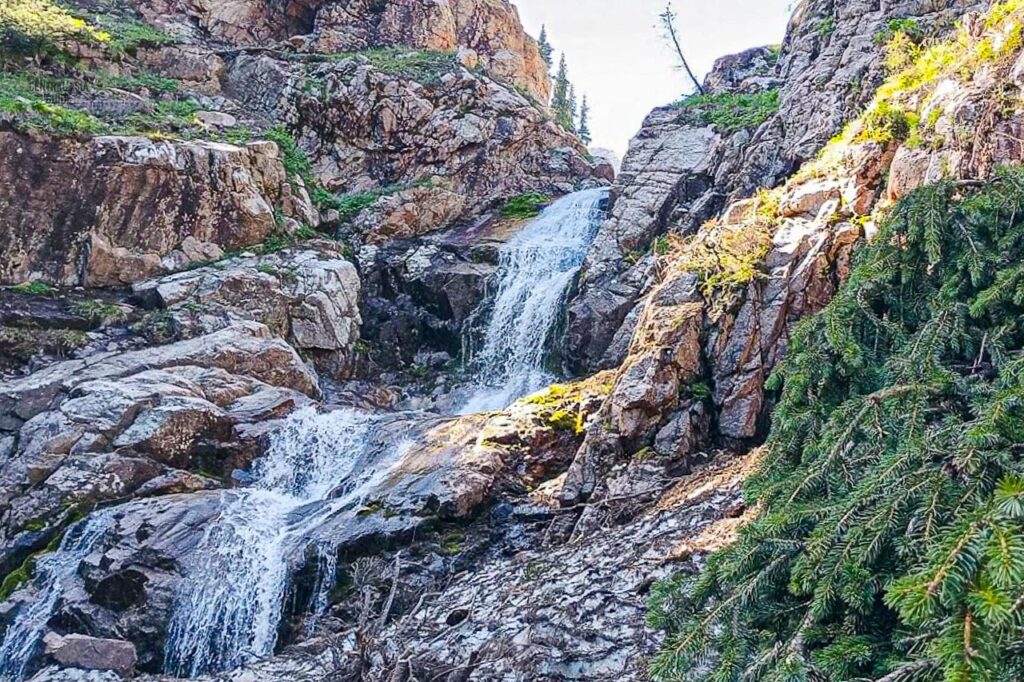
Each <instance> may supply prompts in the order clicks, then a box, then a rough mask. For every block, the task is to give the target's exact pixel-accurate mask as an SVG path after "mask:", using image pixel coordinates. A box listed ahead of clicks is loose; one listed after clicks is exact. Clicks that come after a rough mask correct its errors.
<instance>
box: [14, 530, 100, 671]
mask: <svg viewBox="0 0 1024 682" xmlns="http://www.w3.org/2000/svg"><path fill="white" fill-rule="evenodd" d="M113 522H114V516H113V513H112V512H111V511H110V510H107V511H103V512H99V513H96V514H93V515H92V516H91V517H89V518H88V519H86V520H85V521H82V522H80V523H78V524H77V525H76V526H73V527H72V528H70V529H68V531H67V534H66V535H65V536H64V539H63V540H62V541H61V544H60V547H59V548H58V549H57V551H56V552H54V553H53V554H48V555H46V556H44V557H42V558H41V559H39V561H38V562H36V569H35V570H36V577H35V580H34V584H35V585H37V586H38V590H39V591H38V594H37V595H36V598H35V601H33V602H32V603H31V604H28V605H26V606H25V607H24V608H23V609H22V610H21V611H20V612H19V613H18V615H17V616H16V617H15V619H14V622H13V623H11V624H10V626H8V628H7V631H6V632H5V633H4V639H3V642H0V680H2V681H3V682H7V681H9V680H10V681H13V682H17V681H18V680H22V679H24V677H25V671H26V668H27V667H28V664H29V663H30V662H31V661H32V658H33V657H34V656H35V655H36V653H37V651H38V649H39V645H40V643H41V642H42V640H43V635H44V634H45V633H46V626H47V622H48V621H49V620H50V617H51V616H52V615H53V610H54V608H55V607H56V606H57V600H58V599H60V597H61V595H62V594H64V592H65V590H67V589H68V588H70V587H71V584H72V582H73V581H75V580H76V579H77V575H78V567H79V565H80V564H81V563H82V560H83V559H85V558H86V557H87V556H89V554H91V553H92V552H93V550H95V549H96V546H97V545H98V544H99V542H100V540H102V539H103V537H104V536H105V535H106V533H107V531H108V530H109V529H110V527H111V525H112V524H113Z"/></svg>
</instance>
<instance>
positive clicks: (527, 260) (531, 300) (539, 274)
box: [460, 189, 606, 414]
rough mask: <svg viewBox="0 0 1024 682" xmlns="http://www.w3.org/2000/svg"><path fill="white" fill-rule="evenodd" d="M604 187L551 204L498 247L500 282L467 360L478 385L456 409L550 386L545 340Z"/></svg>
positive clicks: (500, 404)
mask: <svg viewBox="0 0 1024 682" xmlns="http://www.w3.org/2000/svg"><path fill="white" fill-rule="evenodd" d="M605 195H606V191H605V190H603V189H592V190H586V191H583V192H576V193H575V194H570V195H568V196H566V197H563V198H561V199H559V200H558V201H556V202H555V203H553V204H551V206H549V207H548V208H546V209H545V210H544V212H543V213H541V215H540V216H539V217H537V219H535V220H534V221H533V222H531V223H530V224H529V225H527V226H526V228H525V229H524V230H523V231H522V232H520V233H519V234H518V235H516V236H515V237H514V238H513V239H511V240H510V241H509V242H508V243H507V244H506V245H505V246H503V247H502V248H501V251H500V252H499V257H500V265H499V270H498V286H497V294H496V295H495V298H494V302H493V308H492V310H491V313H490V318H489V320H488V324H487V330H486V334H485V336H484V340H483V344H482V346H481V347H480V350H479V352H478V353H477V354H476V355H475V357H473V358H472V365H473V367H474V375H475V379H476V383H477V384H478V385H480V386H481V387H480V388H479V389H477V391H476V392H475V393H474V394H473V395H472V396H471V397H470V398H469V400H467V401H466V403H465V404H464V405H463V407H462V409H461V410H460V412H461V413H462V414H471V413H474V412H488V411H492V410H500V409H502V408H505V407H507V406H508V405H509V404H510V403H512V402H513V401H514V400H516V399H517V398H521V397H522V396H524V395H528V394H530V393H533V392H534V391H538V390H540V389H541V388H543V387H545V386H547V385H549V384H551V383H552V382H553V381H554V377H553V376H552V375H551V373H550V372H548V371H547V370H546V369H545V368H544V360H545V357H546V351H547V347H548V341H549V338H550V335H551V332H552V330H553V329H554V328H555V326H556V324H557V322H558V318H559V316H560V315H561V314H562V307H563V304H564V302H565V297H566V294H567V293H568V291H569V287H570V286H571V285H572V282H573V279H574V278H575V277H576V274H577V273H578V272H579V269H580V267H581V266H582V265H583V259H584V257H585V256H586V253H587V249H588V248H589V247H590V244H591V242H593V240H594V236H595V235H596V234H597V229H598V227H599V226H600V224H601V218H602V216H603V213H602V210H601V203H602V200H603V199H604V197H605Z"/></svg>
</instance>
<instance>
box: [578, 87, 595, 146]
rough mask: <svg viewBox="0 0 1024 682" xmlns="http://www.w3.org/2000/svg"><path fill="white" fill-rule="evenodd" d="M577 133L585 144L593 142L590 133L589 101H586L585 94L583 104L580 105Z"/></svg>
mask: <svg viewBox="0 0 1024 682" xmlns="http://www.w3.org/2000/svg"><path fill="white" fill-rule="evenodd" d="M579 135H580V139H581V140H583V141H584V142H585V143H586V144H590V143H591V142H593V138H592V137H591V135H590V102H589V101H587V95H586V94H584V95H583V105H582V106H581V107H580V125H579Z"/></svg>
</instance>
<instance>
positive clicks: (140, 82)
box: [96, 71, 181, 94]
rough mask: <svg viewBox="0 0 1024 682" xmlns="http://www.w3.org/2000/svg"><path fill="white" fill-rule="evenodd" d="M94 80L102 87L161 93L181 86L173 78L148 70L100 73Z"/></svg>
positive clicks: (169, 91)
mask: <svg viewBox="0 0 1024 682" xmlns="http://www.w3.org/2000/svg"><path fill="white" fill-rule="evenodd" d="M96 80H97V83H98V84H99V85H100V86H102V87H110V88H119V89H121V90H150V91H152V92H154V93H161V94H166V93H172V92H177V91H178V89H179V88H180V86H181V84H180V83H179V82H178V81H177V80H175V79H173V78H164V77H163V76H158V75H157V74H155V73H152V72H150V71H140V72H138V73H135V74H133V75H130V76H115V75H111V74H101V75H99V76H98V77H97V79H96Z"/></svg>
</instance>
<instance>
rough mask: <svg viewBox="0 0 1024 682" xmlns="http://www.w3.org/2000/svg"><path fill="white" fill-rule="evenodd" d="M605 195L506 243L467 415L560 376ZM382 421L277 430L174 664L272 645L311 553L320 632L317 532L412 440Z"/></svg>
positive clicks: (23, 615)
mask: <svg viewBox="0 0 1024 682" xmlns="http://www.w3.org/2000/svg"><path fill="white" fill-rule="evenodd" d="M604 196H605V191H604V190H588V191H584V192H578V193H576V194H572V195H569V196H567V197H564V198H562V199H560V200H558V201H556V202H555V203H554V204H552V205H551V206H550V207H549V208H547V209H546V210H545V211H544V212H543V213H542V214H541V215H540V216H539V217H538V218H537V219H535V220H534V221H532V222H531V223H530V224H529V225H528V226H527V227H526V228H525V229H524V230H523V231H522V232H521V233H520V234H519V235H517V236H516V237H515V238H513V239H512V240H511V241H509V242H508V244H506V245H505V246H504V247H503V248H502V249H501V250H500V268H499V275H498V283H497V293H496V296H495V298H494V300H493V306H492V307H490V315H489V317H488V318H487V325H486V333H485V334H484V338H483V343H482V346H481V347H480V349H479V353H478V354H477V355H476V357H475V358H473V367H474V369H475V377H474V379H473V381H472V382H471V385H473V386H474V387H476V390H475V393H473V395H472V397H471V398H470V399H469V400H468V401H467V402H466V403H465V405H464V407H463V408H462V410H460V412H461V413H463V414H465V413H470V412H477V411H490V410H497V409H501V408H504V407H505V406H507V405H508V404H510V403H511V402H513V401H514V400H516V399H518V398H519V397H522V396H523V395H527V394H529V393H531V392H534V391H536V390H539V389H540V388H543V387H544V386H546V385H547V384H549V383H551V382H552V380H553V379H554V377H553V376H552V375H551V374H549V373H548V372H547V370H545V368H544V360H545V356H546V349H547V346H548V344H549V340H550V336H551V334H552V331H553V329H554V327H555V325H556V324H557V322H558V319H559V316H560V315H561V313H562V308H563V304H564V301H565V297H566V295H567V293H568V290H569V287H570V286H571V284H572V281H573V279H574V277H575V276H576V274H577V272H578V271H579V268H580V267H581V265H582V263H583V259H584V256H585V254H586V251H587V249H588V247H589V245H590V243H591V241H592V240H593V238H594V235H595V234H596V232H597V228H598V226H599V224H600V220H601V217H602V213H601V203H602V200H603V198H604ZM384 419H385V417H375V416H373V415H370V414H367V413H364V412H359V411H356V410H339V411H334V412H329V413H321V412H318V411H317V410H315V409H313V408H306V409H303V410H300V411H298V412H296V413H295V414H293V415H292V416H291V417H289V418H288V419H287V420H286V421H285V423H284V425H283V426H282V427H281V428H280V429H279V430H278V431H277V432H275V433H274V434H273V436H272V438H271V444H270V448H269V451H268V453H267V454H266V456H264V457H263V458H262V459H261V460H259V461H258V462H257V463H256V465H255V466H254V468H253V478H254V483H253V485H251V486H250V487H248V488H244V489H240V490H231V491H225V492H224V493H223V499H222V511H221V514H220V516H219V517H218V519H217V520H216V521H214V522H213V523H211V524H210V525H209V526H208V527H207V528H206V530H205V534H204V537H203V539H202V541H201V543H200V546H199V548H198V550H197V551H196V552H194V554H193V555H192V557H191V558H190V559H189V560H188V561H189V562H190V563H188V564H186V566H185V569H186V571H187V574H188V575H187V579H185V580H183V581H182V582H181V585H180V588H179V590H180V591H179V594H178V595H177V600H176V602H175V606H174V612H173V615H172V619H171V622H170V624H169V630H168V637H167V640H166V646H165V652H164V654H165V656H164V671H165V672H166V673H169V674H172V675H176V676H179V677H195V676H198V675H201V674H204V673H210V672H219V671H226V670H231V669H234V668H237V667H239V666H241V665H244V664H246V663H249V662H251V661H253V660H256V659H259V658H263V657H266V656H269V655H271V654H273V652H274V647H275V645H276V644H277V638H278V630H279V627H280V623H281V620H282V616H283V613H284V606H285V599H286V598H287V596H288V594H289V588H290V583H291V580H292V574H293V571H294V570H296V569H297V568H298V567H300V565H301V564H302V563H303V562H304V561H305V560H306V559H307V558H308V556H309V553H310V551H311V552H312V554H313V555H314V556H315V560H316V562H317V580H316V584H315V585H314V587H313V592H312V594H311V596H310V603H309V611H310V614H311V615H310V617H309V619H308V620H307V623H306V628H307V631H308V632H311V631H313V630H315V628H316V624H317V619H318V617H319V615H321V614H323V613H324V612H325V611H326V610H327V608H328V606H329V597H330V592H331V589H332V588H333V586H334V583H335V579H336V576H335V573H336V570H337V556H336V555H337V548H336V546H333V545H331V544H330V543H329V542H324V541H323V539H320V540H314V539H313V538H314V537H315V536H316V531H317V529H318V528H321V527H322V526H323V525H324V524H325V523H326V522H327V521H328V520H329V519H331V518H332V517H333V516H335V515H336V514H337V513H338V512H339V511H341V510H345V509H351V508H353V507H354V506H357V505H358V504H360V503H361V502H363V501H364V499H363V498H364V497H365V495H366V493H367V491H369V490H371V489H372V488H374V487H375V486H376V485H377V484H379V483H380V482H381V481H383V480H384V479H385V478H386V477H387V476H388V475H389V473H391V469H392V467H394V466H395V465H396V464H397V463H398V462H400V461H401V459H402V456H403V455H404V454H405V452H407V451H408V449H409V448H411V447H412V446H413V442H412V441H411V440H408V439H407V438H405V437H400V436H398V435H396V434H398V433H403V431H402V429H390V430H387V429H382V428H380V427H381V425H382V421H383V420H384ZM394 419H395V418H394V417H393V416H392V417H391V420H392V421H394ZM413 421H414V420H410V423H412V422H413ZM383 431H388V432H389V435H382V432H383ZM406 431H407V430H406ZM112 511H113V510H109V511H105V512H100V513H97V514H94V515H93V516H92V517H91V518H90V520H89V521H87V522H86V523H85V524H82V525H81V526H79V527H76V529H74V531H75V532H69V534H68V536H67V538H66V539H65V540H64V543H63V544H62V545H61V548H60V550H59V551H57V552H55V553H54V554H52V555H49V556H47V557H45V558H43V559H41V560H40V561H39V565H38V567H37V578H36V580H37V582H36V584H37V585H38V586H39V592H38V597H37V599H36V601H35V602H33V603H32V604H31V605H29V606H28V607H26V608H23V610H22V611H21V612H20V613H19V614H18V616H17V618H16V620H15V621H14V623H13V624H12V625H11V627H9V628H8V629H7V631H6V633H5V636H4V639H3V642H2V643H0V680H3V681H4V682H6V681H7V680H11V681H13V682H19V681H20V680H22V679H24V676H25V672H26V666H27V665H28V664H29V662H30V661H31V660H32V659H33V657H34V656H35V654H36V652H37V650H38V648H39V644H40V642H41V640H42V637H43V635H44V633H45V632H46V630H47V623H48V621H49V619H50V618H51V617H52V615H53V612H54V609H55V606H56V604H57V602H58V600H59V598H60V596H61V595H62V594H63V593H64V591H65V590H66V589H68V588H69V587H70V585H69V583H70V581H72V580H73V579H74V578H75V577H76V576H77V571H78V568H79V566H80V564H81V561H82V560H83V559H84V558H85V557H86V556H88V554H89V553H90V552H91V551H93V548H94V545H95V544H96V543H97V542H98V541H99V540H100V539H102V537H103V535H104V534H105V532H106V530H107V529H108V528H109V527H110V524H111V522H112Z"/></svg>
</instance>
